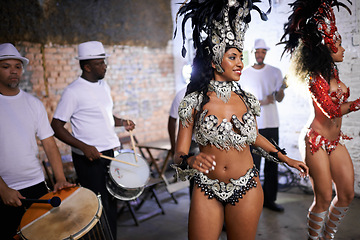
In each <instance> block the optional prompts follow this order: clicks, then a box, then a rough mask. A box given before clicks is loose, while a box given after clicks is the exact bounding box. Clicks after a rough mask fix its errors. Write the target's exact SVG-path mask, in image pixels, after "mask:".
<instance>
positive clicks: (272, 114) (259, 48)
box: [240, 39, 286, 212]
mask: <svg viewBox="0 0 360 240" xmlns="http://www.w3.org/2000/svg"><path fill="white" fill-rule="evenodd" d="M269 49H270V48H269V47H268V46H267V45H266V44H265V41H264V40H263V39H256V40H255V45H254V51H255V58H256V63H255V64H254V65H253V66H250V67H247V68H246V69H244V70H243V72H242V74H241V81H240V86H241V88H242V89H243V90H245V91H248V92H250V93H252V94H254V95H255V96H256V98H257V99H258V100H259V101H260V106H261V113H260V117H257V118H256V120H257V125H258V129H259V133H260V134H261V135H263V136H264V137H265V138H267V139H268V140H269V141H271V140H274V141H275V143H276V144H278V143H279V114H278V110H277V106H276V102H281V101H282V100H283V98H284V89H285V87H286V85H285V84H284V83H283V77H282V73H281V71H280V69H278V68H276V67H273V66H271V65H269V64H265V63H264V59H265V56H266V53H267V51H268V50H269ZM253 159H254V163H255V165H256V167H257V168H258V169H259V171H260V166H261V157H260V156H259V155H256V154H253ZM263 190H264V207H266V208H269V209H271V210H274V211H278V212H282V211H284V208H283V207H282V206H281V205H279V204H276V203H275V201H276V196H277V191H278V166H277V164H276V163H274V162H272V161H269V160H265V163H264V184H263Z"/></svg>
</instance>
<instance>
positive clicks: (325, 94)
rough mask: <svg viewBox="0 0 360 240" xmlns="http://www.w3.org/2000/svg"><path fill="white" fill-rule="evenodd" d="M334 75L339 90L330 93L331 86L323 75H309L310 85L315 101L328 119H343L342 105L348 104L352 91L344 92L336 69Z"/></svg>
mask: <svg viewBox="0 0 360 240" xmlns="http://www.w3.org/2000/svg"><path fill="white" fill-rule="evenodd" d="M333 75H334V77H335V79H336V81H337V84H338V88H337V90H336V91H335V92H331V93H330V85H329V83H328V82H327V81H326V80H325V78H324V77H323V76H322V75H321V74H316V75H313V76H311V75H309V76H308V79H307V80H308V83H309V90H310V92H311V95H312V98H313V100H314V101H315V102H316V104H317V106H318V107H319V108H320V109H321V111H322V112H323V113H324V114H325V115H326V116H327V117H328V118H335V117H341V116H342V114H341V108H340V107H341V104H343V103H345V102H347V100H348V98H349V96H350V89H349V88H347V91H346V92H344V91H342V89H341V87H340V83H341V81H340V79H339V74H338V71H337V69H336V68H335V67H334V71H333Z"/></svg>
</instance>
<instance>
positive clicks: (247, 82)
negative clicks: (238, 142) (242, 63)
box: [239, 64, 283, 129]
mask: <svg viewBox="0 0 360 240" xmlns="http://www.w3.org/2000/svg"><path fill="white" fill-rule="evenodd" d="M282 82H283V77H282V74H281V71H280V69H278V68H276V67H273V66H271V65H268V64H266V65H265V66H264V67H263V68H261V69H255V68H253V67H251V66H250V67H247V68H246V69H245V70H244V71H243V72H242V74H241V77H240V81H239V84H240V86H241V88H242V89H243V90H245V91H247V92H250V93H252V94H254V95H255V97H256V98H257V99H258V100H263V99H266V96H268V95H269V94H271V93H273V92H275V91H278V90H279V89H280V87H281V85H282ZM257 124H258V128H259V129H264V128H276V127H279V114H278V110H277V107H276V102H275V103H273V104H267V105H264V106H261V113H260V117H257Z"/></svg>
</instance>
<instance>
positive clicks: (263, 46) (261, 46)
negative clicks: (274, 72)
mask: <svg viewBox="0 0 360 240" xmlns="http://www.w3.org/2000/svg"><path fill="white" fill-rule="evenodd" d="M254 49H255V50H256V49H265V50H267V51H268V50H270V48H269V47H268V46H267V45H266V43H265V40H264V39H261V38H259V39H256V40H255V43H254Z"/></svg>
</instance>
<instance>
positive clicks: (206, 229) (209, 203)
mask: <svg viewBox="0 0 360 240" xmlns="http://www.w3.org/2000/svg"><path fill="white" fill-rule="evenodd" d="M223 222H224V207H223V205H222V204H221V203H220V202H219V201H218V200H216V199H214V198H213V199H208V197H207V196H205V194H204V192H201V189H200V188H199V187H197V186H195V187H194V190H193V193H192V198H191V204H190V212H189V230H188V231H189V232H188V235H189V240H202V239H203V240H218V239H219V236H220V233H221V231H222V227H223Z"/></svg>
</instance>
